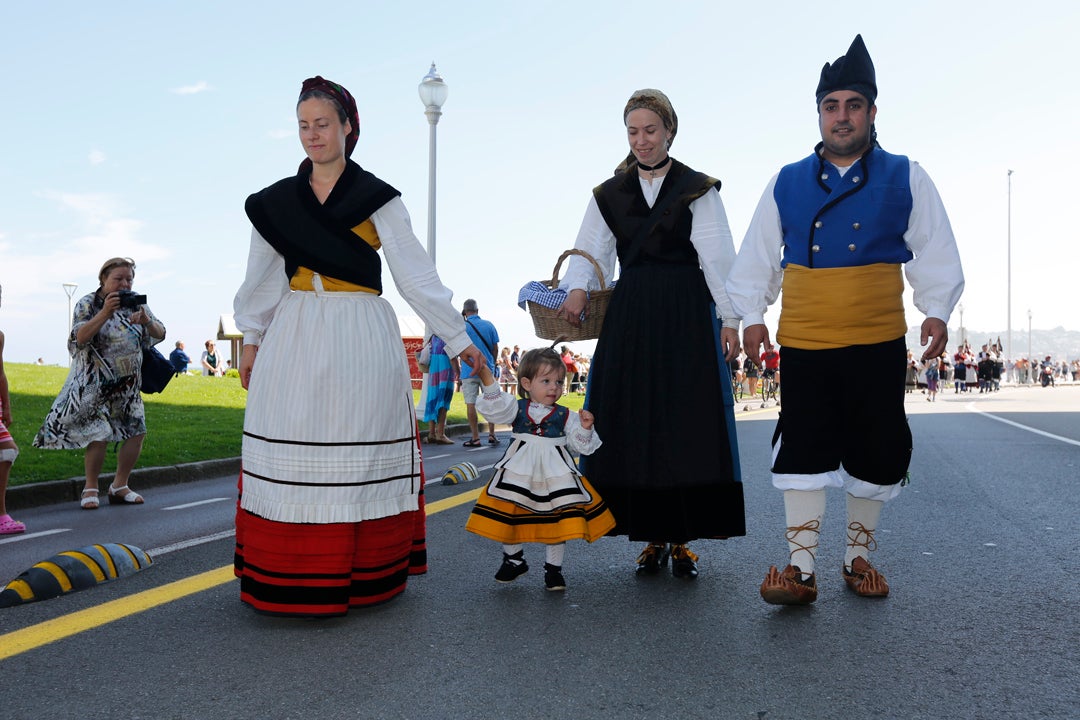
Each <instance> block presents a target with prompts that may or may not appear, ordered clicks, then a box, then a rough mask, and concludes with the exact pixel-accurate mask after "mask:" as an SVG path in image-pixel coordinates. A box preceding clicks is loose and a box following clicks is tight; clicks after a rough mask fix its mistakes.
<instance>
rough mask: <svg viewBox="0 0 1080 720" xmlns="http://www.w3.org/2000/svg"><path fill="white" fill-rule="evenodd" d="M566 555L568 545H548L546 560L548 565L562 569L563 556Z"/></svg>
mask: <svg viewBox="0 0 1080 720" xmlns="http://www.w3.org/2000/svg"><path fill="white" fill-rule="evenodd" d="M565 554H566V543H559V544H558V545H548V546H547V550H546V553H545V557H544V560H545V562H547V564H548V565H554V566H555V567H562V563H563V556H564V555H565Z"/></svg>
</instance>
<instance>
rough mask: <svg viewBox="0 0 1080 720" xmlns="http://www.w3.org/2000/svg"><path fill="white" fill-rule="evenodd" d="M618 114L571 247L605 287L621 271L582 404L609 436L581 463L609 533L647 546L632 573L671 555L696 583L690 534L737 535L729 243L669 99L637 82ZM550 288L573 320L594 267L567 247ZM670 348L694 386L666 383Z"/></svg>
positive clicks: (655, 567) (739, 512)
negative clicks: (626, 148) (615, 136)
mask: <svg viewBox="0 0 1080 720" xmlns="http://www.w3.org/2000/svg"><path fill="white" fill-rule="evenodd" d="M623 121H624V123H625V125H626V131H627V137H628V139H629V142H630V155H629V156H628V157H627V158H626V160H625V161H624V162H623V163H622V164H621V165H620V166H619V167H618V168H617V169H616V171H615V176H614V177H613V178H611V179H609V180H607V181H606V182H604V183H603V184H601V185H600V186H599V187H597V188H595V189H594V190H593V197H592V199H591V200H590V201H589V205H588V208H587V209H586V211H585V219H584V220H583V221H582V224H581V230H580V231H579V232H578V236H577V241H576V243H575V248H576V249H578V250H583V251H585V252H587V253H588V254H590V255H591V256H593V257H594V258H596V260H597V261H598V262H599V264H600V266H601V267H602V269H603V272H604V274H605V280H606V281H607V282H608V283H610V281H611V279H612V276H613V275H614V269H615V259H616V257H618V260H619V263H620V267H621V272H620V277H619V282H618V284H617V285H616V286H615V289H614V291H613V293H612V296H611V301H610V305H609V307H608V309H607V313H606V317H605V318H604V322H603V325H602V327H601V330H600V335H599V338H598V341H597V345H596V352H595V354H594V355H593V361H592V366H591V369H590V372H589V385H588V391H587V394H586V400H585V407H586V408H587V409H588V410H589V411H590V412H592V413H593V415H594V416H595V418H596V427H597V428H599V429H600V432H602V433H603V435H604V438H605V442H604V444H603V446H602V447H601V448H600V449H598V450H597V451H596V452H595V453H594V454H593V455H591V456H589V457H588V458H587V459H586V458H583V459H582V460H583V472H584V473H585V474H587V475H588V477H589V479H590V480H591V481H592V482H593V484H594V485H595V486H596V488H597V491H598V492H599V493H600V494H601V495H602V496H603V497H604V499H605V500H606V501H607V503H608V506H609V507H610V508H611V511H612V513H613V514H614V515H615V520H616V523H617V524H616V527H615V528H614V529H613V530H612V531H611V532H610V533H609V534H612V535H627V536H628V537H629V539H630V540H641V541H645V542H647V543H648V545H646V547H645V549H644V550H643V551H642V552H641V554H640V555H639V556H638V559H637V572H638V573H639V574H642V573H644V574H654V573H657V572H659V570H660V568H661V567H664V566H665V565H666V564H667V561H668V559H669V557H670V559H671V561H672V567H671V571H672V574H673V575H674V576H675V577H680V578H685V579H693V578H695V577H697V574H698V568H697V559H698V558H697V555H696V554H695V553H693V552H691V551H690V549H689V547H688V546H687V543H689V542H690V541H691V540H696V539H699V538H726V537H732V536H737V535H744V534H745V532H746V531H745V521H744V515H743V494H742V483H741V479H740V473H739V461H738V448H737V445H736V439H735V417H734V411H733V400H732V395H731V377H730V371H729V370H728V361H730V360H732V359H734V358H735V357H737V356H738V354H739V341H738V328H739V318H737V317H734V312H733V310H732V308H731V303H730V301H729V300H728V296H727V293H726V292H725V290H724V280H725V278H726V277H727V274H728V271H729V269H730V268H731V265H732V263H733V262H734V260H735V247H734V243H733V242H732V238H731V231H730V229H729V228H728V222H727V215H726V213H725V211H724V205H723V203H722V202H721V200H720V194H719V192H718V190H719V187H720V181H719V180H716V179H714V178H711V177H708V176H707V175H705V174H703V173H699V172H695V171H694V170H691V169H690V168H689V167H687V166H686V165H683V164H682V163H680V162H679V161H677V160H674V159H672V158H671V157H670V156H669V155H668V147H669V146H670V144H671V141H672V140H673V139H674V137H675V134H676V132H677V130H678V117H677V116H676V114H675V111H674V110H673V109H672V107H671V103H670V101H669V100H668V99H667V96H665V95H664V93H662V92H660V91H659V90H651V89H649V90H639V91H637V92H635V93H634V94H633V95H632V96H631V98H630V100H629V102H628V103H627V105H626V108H625V110H624V111H623ZM560 287H561V288H562V289H563V290H566V291H567V292H568V297H567V299H566V302H565V303H564V304H563V306H562V308H560V313H561V314H562V316H563V317H564V318H565V319H566V320H567V321H568V322H570V323H571V324H572V325H575V326H578V325H580V324H581V321H582V317H581V316H582V313H583V312H584V311H585V310H586V306H587V294H586V291H587V290H595V289H597V288H599V287H600V285H599V283H598V279H597V278H596V274H595V272H594V270H593V267H592V264H591V263H589V262H588V261H587V260H585V259H584V258H583V257H581V256H576V255H575V256H573V257H572V258H571V259H570V263H569V266H568V269H567V272H566V275H565V277H564V278H563V281H562V283H561V286H560ZM672 348H679V350H680V352H681V353H682V354H683V361H684V362H685V363H686V367H688V368H689V369H690V370H691V372H692V373H693V376H694V377H695V378H701V380H700V385H699V387H697V388H695V391H694V392H689V390H690V388H689V387H683V388H679V387H676V388H672V387H671V384H670V383H668V382H664V381H663V380H664V379H665V378H666V377H668V376H669V374H670V373H669V371H670V366H669V362H670V357H671V350H672ZM688 429H689V430H688ZM687 432H689V433H690V434H689V435H688V434H687Z"/></svg>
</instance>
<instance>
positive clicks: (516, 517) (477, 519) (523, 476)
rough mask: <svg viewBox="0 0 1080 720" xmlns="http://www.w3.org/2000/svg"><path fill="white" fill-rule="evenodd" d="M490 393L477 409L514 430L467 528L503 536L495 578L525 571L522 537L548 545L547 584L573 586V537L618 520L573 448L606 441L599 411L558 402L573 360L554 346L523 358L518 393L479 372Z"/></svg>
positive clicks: (589, 536)
mask: <svg viewBox="0 0 1080 720" xmlns="http://www.w3.org/2000/svg"><path fill="white" fill-rule="evenodd" d="M479 377H480V381H481V382H482V383H483V386H484V393H483V396H482V397H481V398H479V399H478V400H477V401H476V409H477V410H478V411H479V412H480V413H481V414H482V415H483V416H484V417H485V418H486V419H487V420H488V422H491V423H512V426H513V435H512V437H511V441H510V447H509V448H507V450H506V453H505V454H504V455H503V457H502V459H501V460H499V462H497V463H495V474H494V475H493V476H492V478H491V481H490V482H489V483H488V485H487V487H486V488H484V490H483V491H482V492H481V493H480V498H479V499H478V500H477V501H476V507H474V508H473V511H472V514H471V515H469V521H468V522H467V523H466V524H465V529H466V530H469V531H470V532H474V533H476V534H477V535H482V536H484V537H486V538H490V539H491V540H495V541H497V542H501V543H502V544H503V561H502V565H501V566H500V567H499V570H498V572H496V573H495V579H496V580H497V581H499V582H502V583H508V582H512V581H514V580H516V579H517V578H518V577H520V576H521V575H524V574H525V573H526V572H527V571H528V570H529V566H528V564H527V563H526V562H525V553H524V550H523V549H522V547H521V546H522V544H523V543H540V544H543V545H547V549H546V556H545V562H544V586H545V587H546V588H547V589H548V590H551V591H559V590H565V589H566V580H565V579H564V578H563V575H562V564H563V554H564V552H565V549H566V541H567V540H573V539H575V538H583V539H585V540H588V541H589V542H592V541H594V540H596V539H597V538H599V537H601V536H603V535H604V534H605V533H606V532H607V531H608V530H611V529H612V528H613V527H615V518H614V517H613V516H612V515H611V511H610V510H608V509H607V505H606V504H605V503H604V501H603V500H602V499H601V498H600V496H599V495H597V493H596V491H595V490H593V488H592V486H591V485H590V484H589V482H588V481H587V480H586V479H585V477H584V476H582V475H581V473H580V472H579V471H578V468H577V464H576V463H575V462H574V459H573V457H571V453H572V452H573V453H578V454H581V455H588V454H590V453H592V452H594V451H595V450H596V449H597V448H599V447H600V438H599V437H597V435H596V433H595V432H593V416H592V413H590V412H588V411H587V410H582V411H581V413H575V412H573V411H571V410H570V409H568V408H566V407H563V406H561V405H556V404H555V403H556V402H557V401H558V399H559V397H560V396H561V395H562V393H563V381H564V379H565V377H566V366H565V365H564V364H563V362H562V359H561V358H560V357H559V355H558V353H556V352H555V351H554V350H553V349H552V348H544V349H542V350H530V351H528V352H526V353H525V355H524V356H522V358H521V363H520V364H519V365H518V371H517V380H518V394H519V395H520V396H521V398H522V399H520V400H518V399H517V398H515V397H514V396H513V395H511V394H510V393H505V392H500V391H499V388H498V386H497V385H496V381H495V378H494V376H493V375H492V373H491V369H490V368H487V367H484V368H482V369H481V370H480V372H479Z"/></svg>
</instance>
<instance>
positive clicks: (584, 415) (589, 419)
mask: <svg viewBox="0 0 1080 720" xmlns="http://www.w3.org/2000/svg"><path fill="white" fill-rule="evenodd" d="M578 417H579V418H581V429H582V430H592V425H593V421H594V419H595V418H593V414H592V413H591V412H589V411H588V410H582V411H580V412H579V413H578Z"/></svg>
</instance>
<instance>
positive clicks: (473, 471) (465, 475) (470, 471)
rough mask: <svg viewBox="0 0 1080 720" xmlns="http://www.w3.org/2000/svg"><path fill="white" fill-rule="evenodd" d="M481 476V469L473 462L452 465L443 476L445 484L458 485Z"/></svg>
mask: <svg viewBox="0 0 1080 720" xmlns="http://www.w3.org/2000/svg"><path fill="white" fill-rule="evenodd" d="M478 477H480V471H479V470H478V469H477V467H476V466H475V465H473V464H472V463H471V462H462V463H458V464H457V465H451V466H450V467H449V468H447V470H446V472H445V473H443V476H442V484H443V485H457V484H459V483H467V482H469V481H470V480H475V479H476V478H478Z"/></svg>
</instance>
